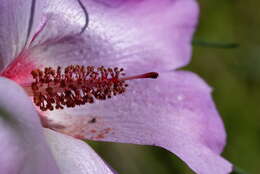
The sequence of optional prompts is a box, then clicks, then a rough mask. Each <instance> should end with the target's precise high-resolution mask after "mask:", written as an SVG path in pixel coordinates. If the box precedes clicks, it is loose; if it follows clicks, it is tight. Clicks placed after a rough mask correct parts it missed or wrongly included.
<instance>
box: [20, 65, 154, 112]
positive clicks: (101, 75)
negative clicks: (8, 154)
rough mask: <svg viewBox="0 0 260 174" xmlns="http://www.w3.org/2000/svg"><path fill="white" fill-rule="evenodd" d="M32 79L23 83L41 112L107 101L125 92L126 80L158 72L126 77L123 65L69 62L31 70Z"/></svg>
mask: <svg viewBox="0 0 260 174" xmlns="http://www.w3.org/2000/svg"><path fill="white" fill-rule="evenodd" d="M31 75H32V77H33V79H34V81H33V82H32V83H31V84H30V85H27V86H24V89H25V91H26V92H27V93H28V95H29V96H33V101H34V103H35V105H36V106H38V107H39V108H40V109H41V110H42V111H47V110H50V111H52V110H54V109H64V108H66V107H67V108H73V107H76V106H79V105H85V104H87V103H89V104H91V103H94V102H95V100H106V99H110V98H112V97H113V96H117V95H120V94H123V93H124V92H126V88H127V87H128V84H127V83H126V82H127V81H129V80H134V79H144V78H151V79H156V78H157V77H158V75H159V74H158V73H157V72H149V73H145V74H140V75H135V76H129V77H127V76H126V75H125V73H124V69H123V68H118V67H115V68H105V67H103V66H100V67H94V66H80V65H70V66H67V67H66V68H64V69H62V68H61V67H59V66H58V67H57V68H56V69H54V68H52V67H46V68H44V70H40V69H35V70H33V71H32V72H31Z"/></svg>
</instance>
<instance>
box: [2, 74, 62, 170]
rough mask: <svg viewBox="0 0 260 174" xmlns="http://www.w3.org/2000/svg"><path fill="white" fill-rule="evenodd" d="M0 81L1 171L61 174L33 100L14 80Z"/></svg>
mask: <svg viewBox="0 0 260 174" xmlns="http://www.w3.org/2000/svg"><path fill="white" fill-rule="evenodd" d="M0 84H1V85H0V95H1V97H0V142H1V146H0V154H1V155H0V173H3V174H4V173H5V174H9V173H10V174H16V173H20V174H29V173H32V174H33V173H35V174H36V173H37V174H45V173H48V174H58V173H59V171H58V168H57V166H56V164H55V161H54V159H53V158H52V155H51V153H50V151H49V149H48V146H47V144H46V142H45V138H44V136H43V133H42V128H41V125H40V122H39V119H38V115H37V113H36V112H35V109H34V107H33V105H32V103H31V101H30V100H29V98H28V97H27V95H26V94H25V93H24V92H23V90H22V89H21V88H20V87H18V86H17V85H16V84H15V83H14V82H12V81H10V80H7V79H5V78H2V77H0Z"/></svg>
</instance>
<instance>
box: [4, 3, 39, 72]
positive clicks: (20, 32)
mask: <svg viewBox="0 0 260 174" xmlns="http://www.w3.org/2000/svg"><path fill="white" fill-rule="evenodd" d="M33 2H34V1H33V0H1V3H0V19H1V20H0V59H1V61H0V68H1V67H3V66H6V65H7V64H9V63H10V62H11V60H13V59H14V58H15V57H16V56H18V55H19V54H20V53H21V51H22V49H23V48H24V47H25V44H26V42H27V39H30V38H31V36H32V32H30V30H31V31H33V30H34V29H35V27H36V26H37V21H39V19H38V18H39V16H38V15H39V13H38V12H39V10H34V13H33V12H32V10H33V8H32V6H33ZM38 5H39V3H38V1H37V2H36V3H35V8H38ZM31 17H32V18H31ZM30 20H31V24H32V25H31V28H30V27H29V26H30ZM27 36H28V38H27ZM1 64H2V65H1ZM0 71H1V69H0Z"/></svg>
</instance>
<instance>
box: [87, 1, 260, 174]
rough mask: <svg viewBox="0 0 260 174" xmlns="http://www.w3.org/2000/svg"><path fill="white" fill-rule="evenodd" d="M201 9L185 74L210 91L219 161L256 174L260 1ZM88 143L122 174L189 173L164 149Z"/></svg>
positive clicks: (259, 169) (259, 156) (259, 155)
mask: <svg viewBox="0 0 260 174" xmlns="http://www.w3.org/2000/svg"><path fill="white" fill-rule="evenodd" d="M199 4H200V7H201V17H200V24H199V27H198V30H197V32H196V34H195V38H194V40H195V43H194V46H193V48H194V52H193V58H192V62H191V64H190V65H189V66H188V67H185V69H188V70H191V71H193V72H196V73H197V74H199V75H200V76H201V77H202V78H204V79H205V80H206V81H207V82H208V83H209V84H210V85H211V86H213V87H214V93H213V95H214V99H215V102H216V105H217V107H218V110H219V112H220V113H221V115H222V118H223V120H224V122H225V126H226V129H227V134H228V142H227V146H226V148H225V151H224V153H223V156H224V157H225V158H227V159H228V160H229V161H231V162H232V163H233V164H235V165H236V166H238V167H240V168H242V169H243V170H244V171H246V173H252V174H259V173H260V92H259V91H260V1H257V0H199ZM205 42H207V43H205ZM233 43H235V44H233ZM236 44H239V46H238V47H237V45H236ZM89 143H90V144H91V145H93V147H94V148H95V150H96V151H97V152H98V153H99V154H100V155H101V156H102V157H103V158H104V159H105V160H106V161H107V162H108V163H109V164H111V166H113V168H115V169H116V170H117V171H118V172H119V173H122V174H123V173H124V174H140V173H147V174H191V173H193V172H192V171H191V170H190V169H189V168H188V167H187V166H186V165H185V164H184V163H183V162H182V161H181V160H179V159H178V158H177V157H176V156H174V155H173V154H172V153H170V152H168V151H166V150H164V149H160V148H157V147H151V146H138V145H128V144H118V143H100V142H98V143H94V142H89Z"/></svg>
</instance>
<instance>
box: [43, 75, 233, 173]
mask: <svg viewBox="0 0 260 174" xmlns="http://www.w3.org/2000/svg"><path fill="white" fill-rule="evenodd" d="M210 92H211V89H210V88H209V87H208V86H207V85H206V84H205V83H204V82H203V81H202V80H201V79H200V78H198V77H197V76H196V75H194V74H192V73H190V72H183V71H180V72H169V73H161V74H160V76H159V78H158V79H156V80H149V79H147V80H135V81H132V82H129V88H128V89H127V92H126V93H125V94H123V95H121V96H116V97H114V98H112V99H108V100H106V101H96V103H95V104H89V105H86V106H82V107H76V108H73V109H66V110H62V111H52V112H46V113H44V115H45V116H46V118H48V121H49V124H50V125H49V126H50V127H52V128H53V129H55V130H57V131H60V132H63V133H66V134H70V135H72V136H75V137H78V138H87V139H91V140H97V141H99V140H100V141H113V142H124V143H136V144H148V145H155V146H161V147H164V148H166V149H168V150H170V151H171V152H173V153H175V154H176V155H178V156H179V157H180V158H181V159H183V160H184V161H185V162H186V163H187V164H188V165H189V166H190V167H191V168H192V169H193V170H194V171H195V172H197V173H200V174H208V173H212V174H227V173H228V172H230V171H231V167H232V165H231V164H230V163H229V162H227V161H226V160H225V159H223V158H221V157H220V156H219V154H220V153H221V152H222V150H223V147H224V145H225V136H226V135H225V130H224V127H223V123H222V121H221V119H220V116H219V114H218V113H217V111H216V108H215V105H214V103H213V101H212V98H211V96H210Z"/></svg>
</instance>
